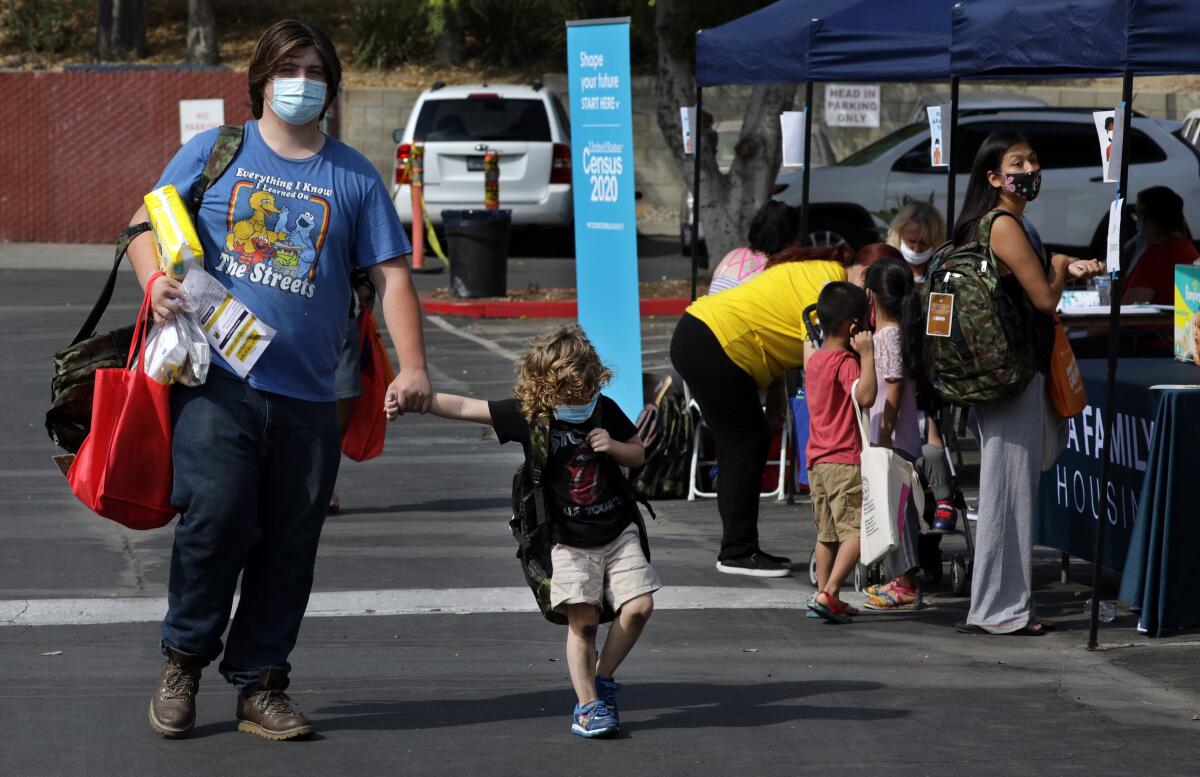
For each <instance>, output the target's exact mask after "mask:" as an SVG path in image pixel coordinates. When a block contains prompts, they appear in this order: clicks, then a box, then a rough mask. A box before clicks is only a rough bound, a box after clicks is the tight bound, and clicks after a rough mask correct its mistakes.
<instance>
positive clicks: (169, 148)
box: [0, 70, 250, 243]
mask: <svg viewBox="0 0 1200 777" xmlns="http://www.w3.org/2000/svg"><path fill="white" fill-rule="evenodd" d="M207 98H223V99H224V100H225V121H226V122H228V123H240V122H243V121H245V120H247V119H249V118H250V106H249V98H248V96H247V93H246V75H245V74H244V73H233V72H219V71H214V72H176V71H144V70H142V71H138V70H126V71H115V72H95V73H88V72H80V73H18V72H7V73H0V105H3V106H5V109H4V110H3V111H0V139H2V140H0V240H6V241H39V242H68V243H82V242H87V243H111V242H112V241H113V240H114V238H115V237H116V235H117V233H118V232H120V231H121V229H123V228H124V226H125V225H126V224H127V223H128V222H129V217H130V216H132V215H133V212H134V211H135V210H136V209H137V207H138V205H139V204H141V201H142V196H143V195H145V193H146V192H148V191H150V189H151V187H153V186H154V184H155V182H156V181H157V180H158V176H159V174H160V173H161V172H162V169H163V167H164V166H165V165H166V163H167V162H168V161H170V159H171V157H172V156H173V155H174V154H175V152H176V151H178V150H179V100H185V99H207Z"/></svg>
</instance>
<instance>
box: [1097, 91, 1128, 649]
mask: <svg viewBox="0 0 1200 777" xmlns="http://www.w3.org/2000/svg"><path fill="white" fill-rule="evenodd" d="M1121 104H1122V107H1123V108H1124V110H1123V115H1122V117H1121V122H1122V126H1123V128H1124V137H1125V147H1124V149H1123V150H1122V152H1121V173H1120V177H1119V179H1118V180H1119V183H1118V184H1117V196H1118V197H1126V196H1127V193H1128V190H1129V157H1130V152H1131V146H1132V144H1131V143H1130V142H1129V137H1130V135H1129V132H1130V123H1131V118H1130V117H1131V116H1132V115H1133V71H1132V70H1126V71H1125V74H1124V76H1123V77H1122V79H1121ZM1122 215H1123V214H1118V216H1117V217H1118V218H1120V219H1121V224H1120V226H1119V227H1118V229H1119V230H1120V233H1119V234H1120V239H1119V240H1118V245H1120V244H1121V243H1123V242H1124V239H1125V235H1124V234H1123V233H1124V231H1125V230H1124V227H1125V219H1124V218H1122ZM1121 285H1122V284H1121V273H1120V271H1119V270H1118V271H1117V272H1114V273H1113V274H1112V289H1111V293H1110V298H1109V303H1108V383H1107V385H1106V386H1105V390H1104V455H1103V457H1102V458H1101V459H1100V494H1101V496H1100V518H1099V520H1097V521H1096V543H1095V546H1094V552H1093V553H1092V611H1091V613H1090V620H1091V622H1090V624H1089V627H1088V642H1087V647H1088V650H1095V649H1096V648H1097V647H1098V646H1099V643H1098V641H1097V632H1098V631H1099V628H1100V571H1101V567H1102V564H1103V559H1104V527H1105V525H1106V524H1107V523H1108V499H1107V498H1106V496H1105V495H1106V494H1108V482H1109V469H1110V467H1111V461H1112V447H1113V446H1112V438H1113V423H1114V420H1115V419H1116V415H1117V408H1116V402H1117V348H1118V345H1119V344H1120V331H1119V330H1120V327H1121Z"/></svg>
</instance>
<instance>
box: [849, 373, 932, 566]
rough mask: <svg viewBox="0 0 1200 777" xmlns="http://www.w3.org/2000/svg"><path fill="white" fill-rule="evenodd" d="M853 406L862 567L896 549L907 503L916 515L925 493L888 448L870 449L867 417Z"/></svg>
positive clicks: (904, 463) (913, 473)
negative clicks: (858, 447)
mask: <svg viewBox="0 0 1200 777" xmlns="http://www.w3.org/2000/svg"><path fill="white" fill-rule="evenodd" d="M856 388H858V381H855V382H854V388H852V389H851V391H850V400H851V401H852V402H854V418H855V420H856V421H857V422H858V433H859V435H860V437H861V439H862V459H861V462H862V500H863V501H862V522H861V524H860V529H859V537H860V540H861V547H860V549H859V559H860V561H861V562H862V564H863V565H864V566H868V567H869V566H871V565H872V564H874V563H876V562H877V561H879V560H880V559H882V558H883V557H884V556H886V555H887V554H889V553H891V552H892V551H893V550H895V549H896V546H897V532H898V528H897V527H899V525H900V521H901V519H902V518H903V515H904V511H905V510H906V509H907V508H908V501H909V500H910V499H915V500H916V502H917V511H918V514H919V513H920V511H921V509H922V508H923V506H924V502H925V492H924V490H923V489H922V488H921V485H920V480H919V478H918V476H917V474H916V471H915V470H914V469H913V466H912V464H909V463H908V462H907V461H905V460H904V458H903V457H901V456H900V455H899V454H897V453H896V452H895V451H893V450H892V449H891V448H879V447H872V445H871V435H870V432H869V431H868V425H869V423H870V416H869V415H868V414H867V411H866V410H864V409H863V408H861V407H859V405H858V400H857V399H856V398H855V396H854V389H856Z"/></svg>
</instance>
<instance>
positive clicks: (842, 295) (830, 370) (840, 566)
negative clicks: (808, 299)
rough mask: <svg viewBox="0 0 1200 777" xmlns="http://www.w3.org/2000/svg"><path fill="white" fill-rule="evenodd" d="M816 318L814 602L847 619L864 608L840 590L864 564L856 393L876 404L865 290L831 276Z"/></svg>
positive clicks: (811, 363)
mask: <svg viewBox="0 0 1200 777" xmlns="http://www.w3.org/2000/svg"><path fill="white" fill-rule="evenodd" d="M817 318H818V319H819V320H820V322H821V332H822V333H823V334H824V337H825V339H824V342H823V343H822V344H821V350H819V351H817V352H816V353H815V354H813V356H812V358H811V359H809V360H808V363H807V364H806V365H805V366H804V372H805V395H806V397H807V400H808V414H809V422H808V424H809V425H808V430H809V433H808V449H807V453H808V467H809V470H808V482H809V486H810V488H811V493H810V495H811V497H812V507H813V521H814V522H815V523H816V525H817V547H816V554H815V555H816V562H817V588H818V593H817V595H816V596H814V597H813V598H812V600H811V601H810V602H809V603H808V608H809V609H810V610H812V611H813V612H814V613H816V614H817V615H819V616H820V617H822V618H824V619H826V620H828V621H832V622H834V623H849V622H850V616H851V615H857V614H858V613H857V611H856V610H854V608H852V607H850V606H849V605H847V604H846V603H845V602H843V601H841V600H840V599H839V598H838V591H839V589H840V588H841V586H842V581H844V580H845V579H846V577H847V576H848V575H849V574H850V572H851V571H852V570H853V569H854V565H855V564H857V563H858V555H859V548H858V544H859V543H858V536H859V535H858V525H859V519H860V518H861V516H862V470H861V466H860V462H859V457H860V455H861V454H862V441H861V440H860V438H859V432H858V423H857V421H855V418H854V403H853V402H852V401H851V398H850V392H851V391H853V392H854V396H855V398H856V399H857V400H858V404H859V406H860V407H870V406H871V405H873V404H874V403H875V390H876V386H875V355H874V350H873V347H872V342H871V332H870V331H868V330H867V328H866V319H867V295H866V293H865V292H864V291H863V290H862V289H860V288H859V287H858V286H855V285H854V284H851V283H846V282H843V281H839V282H836V283H830V284H828V285H826V286H825V288H824V289H822V290H821V295H820V296H819V297H818V298H817ZM855 381H858V385H857V386H855V385H854V382H855Z"/></svg>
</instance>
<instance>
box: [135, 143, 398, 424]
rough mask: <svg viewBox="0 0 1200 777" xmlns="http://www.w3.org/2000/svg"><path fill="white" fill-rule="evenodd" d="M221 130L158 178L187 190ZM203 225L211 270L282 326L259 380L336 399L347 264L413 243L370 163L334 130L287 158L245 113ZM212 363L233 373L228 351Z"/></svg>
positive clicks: (306, 395) (362, 263)
mask: <svg viewBox="0 0 1200 777" xmlns="http://www.w3.org/2000/svg"><path fill="white" fill-rule="evenodd" d="M216 137H217V130H216V129H212V130H207V131H205V132H202V133H200V134H199V135H197V136H196V137H194V138H192V139H191V140H190V141H188V143H187V144H186V145H184V147H183V148H181V149H180V150H179V152H178V153H177V154H176V155H175V158H174V159H173V160H172V161H171V163H170V164H169V165H167V168H166V170H164V171H163V175H162V179H161V181H160V183H159V186H163V185H165V184H168V183H170V184H174V185H175V188H177V189H178V190H179V191H180V193H181V194H183V197H184V199H185V200H187V199H189V193H190V192H191V191H192V187H193V185H194V184H195V182H196V180H197V179H198V178H199V177H200V171H201V170H202V169H203V167H204V163H205V161H206V160H207V159H208V155H209V153H210V152H211V150H212V148H213V144H214V143H215V142H216ZM196 231H197V233H198V234H199V236H200V244H201V246H202V247H203V248H204V268H205V269H206V270H207V271H208V272H209V273H210V274H211V275H212V276H213V277H214V278H215V279H217V280H218V281H219V282H220V283H221V285H223V286H224V287H225V288H227V289H229V291H230V293H232V294H233V296H234V297H236V298H237V299H238V300H239V301H240V302H241V303H243V304H244V305H245V306H246V307H248V308H249V309H250V310H252V311H254V313H255V315H257V316H258V317H259V318H260V319H261V320H262V321H263V323H265V324H267V325H268V326H270V327H272V328H274V329H275V331H276V334H275V339H274V340H273V341H272V343H271V347H270V348H268V349H267V350H266V352H265V353H264V354H263V356H262V358H261V359H259V360H258V363H257V364H255V365H254V368H253V369H252V370H251V371H250V374H249V376H248V378H247V379H248V380H249V382H250V385H251V386H253V387H254V388H256V389H259V390H261V391H270V392H274V393H277V394H283V395H285V396H289V397H294V398H296V399H305V400H309V401H314V402H331V401H333V400H334V398H335V392H334V371H335V369H336V367H337V363H338V358H339V356H340V354H341V350H342V345H343V344H344V343H345V338H346V310H347V309H348V308H349V306H350V272H351V271H352V270H353V269H355V268H367V267H371V266H372V265H375V264H378V263H380V262H384V261H387V260H389V259H397V258H400V257H404V256H405V255H407V254H409V253H410V252H411V251H412V249H411V247H410V246H409V242H408V237H407V236H406V235H405V234H404V229H403V228H402V227H401V225H400V219H399V217H398V216H397V215H396V209H395V207H394V206H393V205H392V202H391V199H390V197H389V196H388V192H387V189H386V187H385V186H384V184H383V181H382V180H381V179H380V177H379V173H378V172H376V171H375V168H374V167H373V166H372V165H371V163H370V162H369V161H367V159H366V158H365V157H363V155H362V154H360V153H359V152H357V151H355V150H354V149H353V148H351V147H350V146H347V145H346V144H345V143H342V142H340V141H338V140H337V139H335V138H325V140H324V145H323V146H322V147H321V150H320V151H318V152H317V153H315V154H312V155H311V156H308V157H305V158H303V159H291V158H287V157H284V156H281V155H279V154H277V153H276V152H275V151H274V150H273V149H272V148H271V147H270V146H268V145H267V143H266V142H265V141H264V140H263V138H262V136H261V134H260V133H259V126H258V122H256V121H251V122H247V123H246V125H245V138H244V139H243V141H242V147H241V150H240V151H238V154H237V156H236V157H235V158H234V160H233V162H232V164H230V165H229V168H228V169H227V170H226V172H225V174H224V175H222V176H221V177H220V178H219V179H218V180H217V181H216V183H214V184H213V186H212V188H210V189H209V190H208V191H207V192H206V193H205V195H204V199H203V201H202V202H201V203H200V210H199V214H198V217H197V218H196ZM213 364H215V365H216V366H217V367H220V368H222V369H226V370H228V371H230V372H233V370H232V369H230V366H229V365H228V364H226V363H225V362H224V360H223V359H221V358H220V356H219V354H214V355H213Z"/></svg>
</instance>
